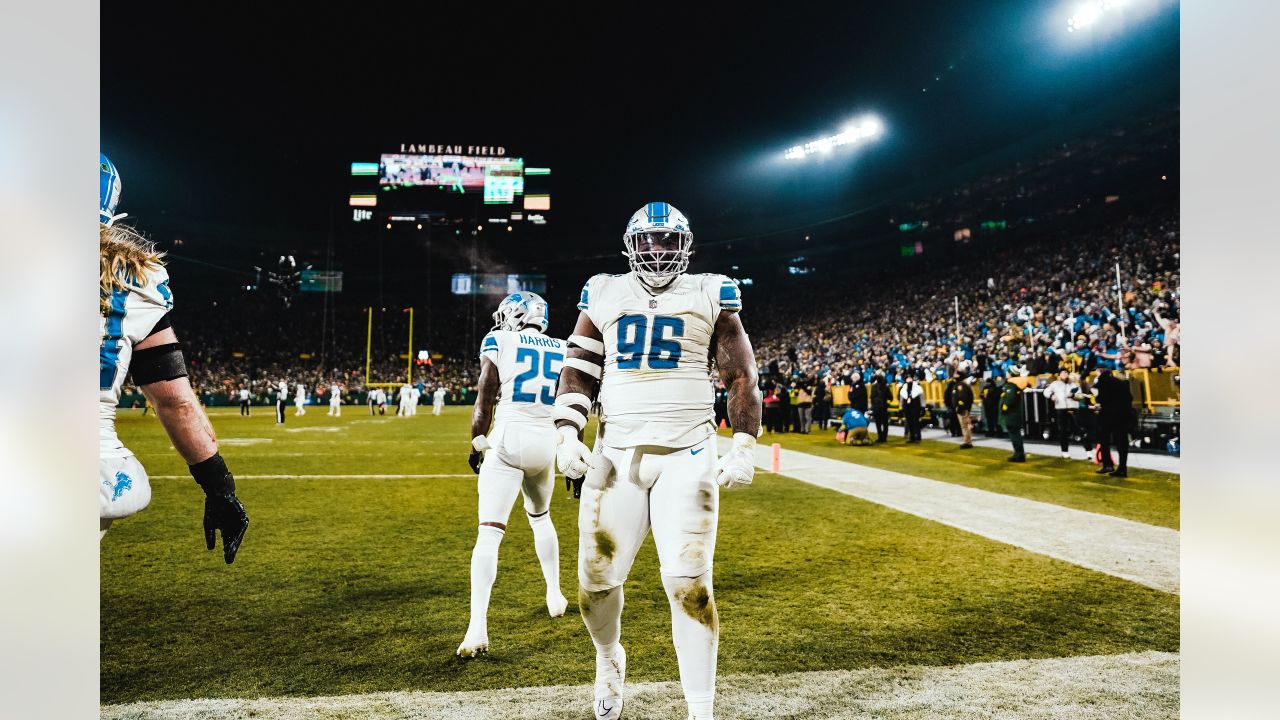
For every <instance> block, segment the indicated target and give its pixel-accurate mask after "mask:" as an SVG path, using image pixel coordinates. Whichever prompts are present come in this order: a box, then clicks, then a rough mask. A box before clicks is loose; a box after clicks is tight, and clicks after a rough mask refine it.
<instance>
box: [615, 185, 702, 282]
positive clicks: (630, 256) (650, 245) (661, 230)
mask: <svg viewBox="0 0 1280 720" xmlns="http://www.w3.org/2000/svg"><path fill="white" fill-rule="evenodd" d="M622 244H623V245H624V246H625V247H626V251H625V252H623V253H622V254H623V255H626V256H627V260H628V261H629V262H630V263H631V271H632V272H634V273H635V274H636V275H637V276H638V277H639V278H640V279H641V280H642V281H644V283H645V284H646V285H649V286H651V287H665V286H666V285H668V284H670V283H671V281H672V280H674V279H675V278H676V277H677V276H678V275H680V273H683V272H684V271H685V270H688V269H689V256H690V255H692V254H693V230H692V228H690V227H689V220H688V219H687V218H686V217H685V216H684V213H682V212H680V211H679V210H677V209H675V207H674V206H672V205H670V204H669V203H664V202H651V203H648V204H646V205H645V206H644V207H642V208H640V209H639V210H637V211H636V212H635V214H634V215H632V216H631V219H630V220H629V221H627V230H626V232H625V233H623V235H622Z"/></svg>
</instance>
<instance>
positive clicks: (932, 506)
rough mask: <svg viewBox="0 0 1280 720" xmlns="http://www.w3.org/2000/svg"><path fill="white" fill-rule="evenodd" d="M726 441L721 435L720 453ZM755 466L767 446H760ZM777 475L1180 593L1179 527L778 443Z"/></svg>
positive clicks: (762, 461) (767, 453) (765, 459)
mask: <svg viewBox="0 0 1280 720" xmlns="http://www.w3.org/2000/svg"><path fill="white" fill-rule="evenodd" d="M729 446H730V440H729V439H728V438H725V437H721V438H719V448H720V453H721V454H723V453H725V452H726V451H727V450H728V448H729ZM755 453H756V465H757V466H758V467H761V468H766V469H767V468H769V467H770V464H771V462H770V459H771V454H772V449H771V448H770V446H769V445H766V444H763V443H762V444H758V445H756V448H755ZM780 460H781V463H780V474H782V475H786V476H787V477H791V478H795V479H797V480H802V481H804V482H807V483H810V484H812V485H817V486H819V487H824V488H827V489H829V490H835V491H837V492H842V493H844V494H846V495H853V496H854V497H858V498H862V499H863V500H869V501H871V502H873V503H877V504H880V505H884V506H886V507H891V508H893V509H894V510H900V511H902V512H905V513H909V514H911V515H916V516H918V517H922V518H925V519H928V520H933V521H936V522H940V523H942V524H944V525H950V526H951V527H955V528H959V529H961V530H965V531H967V532H971V533H974V534H977V535H981V536H983V537H986V538H990V539H992V540H997V541H999V542H1003V543H1008V544H1009V545H1014V546H1017V547H1020V548H1023V549H1024V550H1030V551H1031V552H1034V553H1039V554H1041V555H1047V556H1049V557H1051V558H1055V559H1058V560H1063V561H1066V562H1069V563H1071V564H1073V565H1079V566H1080V567H1083V568H1088V569H1090V570H1096V571H1098V572H1103V573H1106V574H1108V575H1114V576H1115V577H1118V578H1123V579H1125V580H1129V581H1132V582H1136V583H1138V584H1141V585H1146V586H1147V587H1150V588H1155V589H1156V590H1163V591H1164V592H1170V593H1178V592H1179V590H1180V584H1179V577H1178V543H1179V537H1180V536H1179V533H1178V531H1177V530H1174V529H1172V528H1163V527H1157V526H1155V525H1147V524H1145V523H1140V522H1134V521H1133V520H1126V519H1124V518H1118V517H1112V516H1110V515H1101V514H1099V513H1092V512H1088V511H1085V510H1075V509H1072V508H1066V507H1062V506H1060V505H1053V504H1050V503H1044V502H1039V501H1036V500H1027V499H1025V498H1020V497H1014V496H1012V495H1002V494H1000V493H993V492H988V491H986V490H978V489H976V488H971V487H965V486H963V485H955V484H952V483H946V482H942V481H939V480H928V479H926V478H921V477H915V476H913V475H905V474H903V473H897V472H892V471H890V470H881V469H879V468H872V467H867V466H865V465H858V464H855V463H852V462H844V461H842V460H832V459H830V458H825V457H820V456H818V455H810V454H808V453H802V452H798V451H795V450H787V449H786V448H783V449H782V455H781V458H780Z"/></svg>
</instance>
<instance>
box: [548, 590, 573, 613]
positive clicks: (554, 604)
mask: <svg viewBox="0 0 1280 720" xmlns="http://www.w3.org/2000/svg"><path fill="white" fill-rule="evenodd" d="M568 609H569V601H568V599H566V598H565V596H564V593H562V592H560V590H559V589H556V590H552V591H550V592H548V593H547V612H548V613H550V614H551V617H563V616H564V613H565V611H566V610H568Z"/></svg>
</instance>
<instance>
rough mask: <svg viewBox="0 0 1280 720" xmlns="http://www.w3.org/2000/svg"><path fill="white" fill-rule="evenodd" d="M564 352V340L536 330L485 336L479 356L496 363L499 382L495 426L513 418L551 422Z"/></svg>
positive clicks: (549, 423)
mask: <svg viewBox="0 0 1280 720" xmlns="http://www.w3.org/2000/svg"><path fill="white" fill-rule="evenodd" d="M564 352H565V342H564V341H563V340H558V339H556V338H553V337H547V336H546V335H543V334H542V333H540V332H538V331H537V330H519V331H516V330H493V331H491V332H490V333H489V334H488V335H485V336H484V340H483V341H482V342H481V343H480V357H481V359H482V360H483V359H484V358H488V359H489V360H491V361H492V362H493V364H494V365H495V366H497V369H498V379H499V380H500V381H501V387H500V389H499V391H498V407H497V409H496V410H495V411H494V417H493V424H494V427H497V426H498V425H499V424H502V423H507V422H513V421H514V422H526V423H527V422H540V423H545V424H547V425H548V426H550V425H551V408H552V407H553V406H554V405H555V403H556V382H557V381H559V380H560V368H561V367H562V366H563V365H564Z"/></svg>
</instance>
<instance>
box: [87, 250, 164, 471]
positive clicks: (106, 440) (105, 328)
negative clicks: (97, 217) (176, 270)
mask: <svg viewBox="0 0 1280 720" xmlns="http://www.w3.org/2000/svg"><path fill="white" fill-rule="evenodd" d="M143 280H144V282H143V283H142V284H141V285H140V286H139V285H133V284H130V285H129V286H128V288H127V289H118V290H115V291H114V292H112V293H111V297H110V298H109V302H110V303H111V309H110V310H109V311H108V312H107V314H106V316H105V317H101V318H100V323H99V328H100V330H101V332H100V337H101V340H100V342H99V345H98V360H99V363H100V364H99V368H100V373H99V376H98V391H99V392H98V454H99V456H101V457H104V458H106V457H114V458H122V457H130V456H132V455H133V453H131V452H129V450H128V448H126V447H125V446H124V443H122V442H120V438H119V437H117V436H116V405H118V404H119V403H120V389H121V388H122V387H123V386H124V379H125V376H127V375H128V374H129V361H130V360H132V359H133V346H134V345H137V344H138V343H140V342H142V341H143V340H145V339H146V337H147V335H149V334H150V333H151V330H152V328H154V327H155V326H156V323H158V322H160V320H161V319H162V318H164V316H165V314H166V313H168V312H169V311H170V310H171V309H172V308H173V293H172V292H170V291H169V273H168V272H167V271H166V270H165V269H164V268H163V267H160V268H155V269H153V270H150V271H148V272H147V274H146V277H145V278H143Z"/></svg>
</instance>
